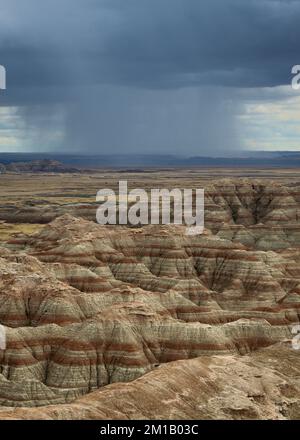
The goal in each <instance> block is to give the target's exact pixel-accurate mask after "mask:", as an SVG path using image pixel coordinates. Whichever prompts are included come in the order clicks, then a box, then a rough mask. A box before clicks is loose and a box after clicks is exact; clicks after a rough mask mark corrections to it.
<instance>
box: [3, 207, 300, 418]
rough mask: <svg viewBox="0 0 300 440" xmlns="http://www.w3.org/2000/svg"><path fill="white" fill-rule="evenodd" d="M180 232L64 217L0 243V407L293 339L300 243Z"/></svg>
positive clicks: (66, 398) (55, 399)
mask: <svg viewBox="0 0 300 440" xmlns="http://www.w3.org/2000/svg"><path fill="white" fill-rule="evenodd" d="M184 231H185V228H184V227H183V226H171V225H169V226H164V227H162V226H149V227H144V228H137V229H133V228H132V229H128V228H126V227H113V226H112V227H110V226H107V227H105V226H99V225H97V224H95V223H93V222H89V221H86V220H83V219H79V218H74V217H72V216H70V215H65V216H62V217H60V218H57V219H56V220H55V221H53V222H52V223H50V224H49V225H46V226H45V227H44V228H43V229H42V230H41V231H40V232H38V233H35V234H33V235H32V236H26V235H17V236H16V237H14V238H13V239H12V240H10V241H9V242H8V243H7V244H5V246H4V247H2V248H0V274H1V278H0V280H1V281H0V323H1V324H2V325H3V326H5V329H6V336H7V347H6V350H4V351H0V405H1V406H8V407H9V406H11V407H17V406H26V407H32V406H44V405H49V404H55V405H57V404H66V403H71V402H73V401H74V400H76V399H79V398H81V397H80V396H82V395H85V394H90V393H92V392H94V391H95V390H97V389H99V388H103V387H107V386H108V385H109V384H112V383H117V382H131V381H135V380H136V379H138V378H139V377H141V376H143V375H144V374H146V373H148V372H150V371H151V370H153V369H155V368H156V367H158V366H159V365H163V364H166V363H170V362H173V361H178V360H188V359H192V358H198V357H201V358H202V357H203V356H214V355H218V356H221V355H226V356H236V355H247V354H249V353H252V352H254V351H256V350H258V349H261V348H263V347H269V346H271V345H273V344H276V343H279V342H280V341H283V340H285V339H290V338H291V337H292V333H291V328H292V326H293V325H294V324H295V323H298V322H299V307H300V306H299V304H300V302H299V298H300V296H299V293H300V269H299V264H298V262H299V253H298V251H296V250H295V249H291V250H290V251H285V252H284V253H280V252H274V251H268V252H264V251H257V250H253V249H251V248H249V247H247V246H245V245H243V244H241V243H238V242H231V241H229V240H225V239H221V238H220V237H218V236H216V235H213V234H212V233H211V232H210V231H206V232H205V234H204V235H201V236H196V237H190V236H187V235H185V234H184ZM234 359H235V358H234ZM201 362H203V361H200V360H199V365H200V367H199V368H200V369H201V368H202V367H203V365H202V364H201ZM220 362H221V361H220ZM241 362H242V361H241ZM191 365H194V364H191ZM195 365H196V367H195V368H198V361H197V362H196V363H195ZM201 365H202V366H201ZM220 365H221V364H220ZM170 368H171V367H170ZM176 368H177V367H176ZM193 368H194V367H193ZM171 370H172V368H171ZM3 414H4V413H3ZM253 414H254V413H253ZM255 414H260V413H255ZM0 417H1V413H0Z"/></svg>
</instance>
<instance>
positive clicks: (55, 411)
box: [0, 344, 300, 420]
mask: <svg viewBox="0 0 300 440" xmlns="http://www.w3.org/2000/svg"><path fill="white" fill-rule="evenodd" d="M299 369H300V358H299V355H298V353H297V352H295V351H293V350H292V349H291V348H290V346H289V345H288V344H285V345H284V344H279V345H276V346H273V347H270V348H267V349H262V350H259V351H257V352H255V353H252V354H251V356H245V357H240V356H237V355H226V356H209V357H207V356H202V357H200V358H197V359H193V360H188V361H176V362H172V363H170V364H165V365H161V366H160V367H158V368H156V369H155V371H152V372H150V373H148V374H146V375H145V376H143V377H141V378H139V379H137V380H134V381H133V382H129V383H127V384H124V383H121V384H113V385H109V386H107V387H105V388H103V389H101V390H98V391H95V392H92V393H90V394H88V395H86V396H84V397H80V398H78V399H76V400H75V401H74V402H73V403H71V404H64V405H51V406H46V407H42V408H36V409H10V408H5V407H2V409H1V410H0V418H1V419H55V420H57V419H73V420H74V419H81V420H85V419H98V420H101V419H152V420H153V419H164V420H165V419H196V420H197V419H198V420H199V419H233V420H234V419H235V420H236V419H239V420H240V419H271V420H284V419H299V417H300V405H299V392H300V382H299ZM35 386H36V384H34V383H32V388H34V387H35ZM36 391H39V389H38V387H36Z"/></svg>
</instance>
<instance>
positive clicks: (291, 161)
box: [0, 151, 300, 172]
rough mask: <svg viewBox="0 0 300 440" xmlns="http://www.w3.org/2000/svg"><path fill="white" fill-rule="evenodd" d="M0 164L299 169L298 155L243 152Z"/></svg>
mask: <svg viewBox="0 0 300 440" xmlns="http://www.w3.org/2000/svg"><path fill="white" fill-rule="evenodd" d="M0 163H2V164H3V165H4V166H5V167H6V168H7V170H9V171H20V172H77V171H79V169H82V168H84V167H86V168H94V169H95V168H119V169H122V168H127V167H133V168H139V167H193V166H197V167H245V168H247V167H263V168H274V167H275V168H300V152H297V151H270V152H269V151H249V152H248V151H243V152H241V153H239V154H238V156H237V157H233V156H232V157H207V156H194V157H184V156H176V155H158V154H148V155H142V154H141V155H137V154H128V155H126V154H119V155H80V154H60V153H0ZM71 167H76V168H71ZM0 171H1V168H0Z"/></svg>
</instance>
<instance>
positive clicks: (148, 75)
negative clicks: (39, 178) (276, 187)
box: [0, 0, 300, 152]
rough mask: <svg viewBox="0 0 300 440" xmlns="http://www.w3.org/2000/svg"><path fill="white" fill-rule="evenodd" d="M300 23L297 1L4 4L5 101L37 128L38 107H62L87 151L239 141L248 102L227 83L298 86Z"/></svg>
mask: <svg viewBox="0 0 300 440" xmlns="http://www.w3.org/2000/svg"><path fill="white" fill-rule="evenodd" d="M299 21H300V2H299V1H292V0H291V1H289V0H285V1H279V0H247V1H246V0H218V1H217V0H203V1H200V0H75V1H74V0H60V1H58V0H52V1H50V0H49V1H48V0H45V1H43V2H41V1H38V0H26V2H23V1H22V0H2V1H1V6H0V63H1V64H3V65H5V66H6V68H7V72H8V91H7V92H6V93H5V94H3V96H1V104H2V105H16V106H23V109H22V116H23V117H24V118H25V120H26V118H27V119H28V120H29V121H30V122H29V123H34V121H36V124H38V120H39V118H36V117H35V116H34V118H32V114H33V115H35V114H36V112H35V111H32V109H31V108H30V107H32V106H36V105H41V106H42V108H41V109H40V111H44V112H45V115H46V116H47V115H48V114H49V117H50V114H51V113H52V112H56V104H61V106H62V107H63V109H62V111H64V112H65V129H66V134H67V137H66V146H68V145H67V144H70V143H72V145H73V146H74V144H75V148H78V149H80V148H82V147H83V145H82V144H83V142H84V139H87V140H88V142H89V148H92V149H94V150H96V149H98V148H104V149H105V148H108V149H109V148H110V147H111V148H113V149H114V150H115V151H117V150H120V149H121V148H122V145H121V143H123V145H124V146H125V147H128V148H132V151H135V150H137V149H139V148H140V145H141V144H142V146H141V148H145V150H149V149H151V148H152V147H153V148H155V147H156V148H157V149H161V148H164V147H165V148H166V149H169V150H170V149H171V148H175V149H177V150H178V149H179V148H180V145H182V143H184V140H185V139H186V140H187V144H188V145H189V147H188V148H189V151H191V152H192V151H193V152H195V150H197V148H198V145H199V144H202V148H203V149H204V150H205V149H206V150H207V149H208V150H209V149H210V148H213V145H215V148H216V150H217V149H218V148H221V146H220V144H221V139H222V138H223V148H229V146H230V145H231V146H234V144H236V140H234V121H233V119H234V114H235V111H236V107H237V106H238V104H239V103H238V100H237V98H236V93H235V92H231V93H232V95H231V96H230V94H229V92H228V91H227V90H226V87H228V86H231V87H232V88H242V87H243V88H245V87H256V88H257V87H264V86H275V85H282V84H287V83H288V82H289V81H290V69H291V66H292V65H293V64H298V63H299V61H300V60H299V41H300V26H299ZM213 86H217V87H218V89H217V90H214V88H213ZM188 88H191V90H192V92H188ZM199 89H201V91H200V92H199V93H198V92H197V90H199ZM149 90H150V91H152V95H150V94H149V93H148V91H149ZM178 90H179V91H178ZM180 90H183V91H185V92H180ZM194 96H198V98H199V100H200V101H199V103H198V104H196V103H195V100H194ZM229 97H230V99H229V100H228V98H229ZM225 101H226V102H225ZM220 109H222V111H220ZM218 112H219V113H220V114H218ZM221 113H222V114H223V119H222V115H221ZM140 114H142V115H144V119H143V120H142V121H141V120H140V118H139V115H140ZM162 114H164V115H165V116H162ZM158 115H160V118H158ZM216 118H218V121H219V122H220V125H219V126H220V133H218V136H216V134H214V133H212V125H213V123H214V122H215V120H216ZM42 119H43V120H44V119H45V118H42ZM222 121H224V123H223V122H222ZM165 124H167V126H166V125H165ZM178 124H179V126H180V125H181V126H182V130H181V131H180V133H179V135H178V136H176V135H174V132H176V130H178ZM170 125H171V126H172V125H173V127H174V132H173V134H172V135H170ZM153 128H154V129H153ZM222 134H223V135H222ZM227 141H228V142H227ZM204 144H205V145H204ZM210 145H212V147H210ZM224 145H225V147H224ZM69 147H70V145H69Z"/></svg>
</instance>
